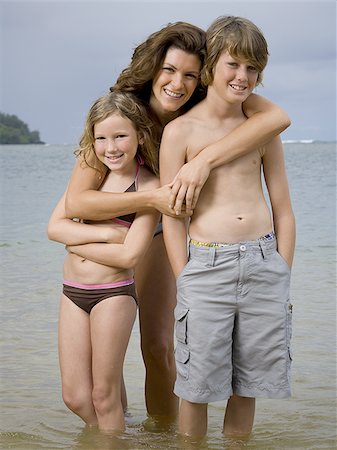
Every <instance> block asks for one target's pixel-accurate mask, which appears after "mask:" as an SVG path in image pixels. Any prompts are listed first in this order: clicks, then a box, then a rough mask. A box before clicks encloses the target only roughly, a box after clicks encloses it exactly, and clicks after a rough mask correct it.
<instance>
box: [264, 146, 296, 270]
mask: <svg viewBox="0 0 337 450" xmlns="http://www.w3.org/2000/svg"><path fill="white" fill-rule="evenodd" d="M265 149H266V151H265V154H264V156H263V172H264V178H265V180H266V186H267V189H268V194H269V198H270V203H271V207H272V213H273V222H274V230H275V234H276V238H277V251H278V252H279V253H280V255H281V256H282V257H283V259H284V260H285V261H286V262H287V264H288V265H289V267H291V266H292V262H293V257H294V250H295V239H296V225H295V217H294V213H293V210H292V206H291V199H290V193H289V187H288V180H287V175H286V169H285V163H284V155H283V147H282V142H281V140H280V138H279V137H276V138H274V139H272V141H270V143H268V144H267V145H266V146H265Z"/></svg>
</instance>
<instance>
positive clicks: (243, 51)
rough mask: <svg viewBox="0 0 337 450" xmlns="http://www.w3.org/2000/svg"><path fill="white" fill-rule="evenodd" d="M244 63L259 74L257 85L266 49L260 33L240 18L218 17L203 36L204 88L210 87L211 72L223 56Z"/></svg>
mask: <svg viewBox="0 0 337 450" xmlns="http://www.w3.org/2000/svg"><path fill="white" fill-rule="evenodd" d="M224 51H228V53H229V54H230V55H231V56H233V57H234V58H235V57H236V58H239V59H242V60H243V61H247V62H248V63H249V64H251V65H252V66H253V67H255V68H256V69H257V71H258V78H257V83H256V85H258V84H259V83H261V81H262V72H263V70H264V68H265V67H266V65H267V62H268V45H267V42H266V39H265V38H264V36H263V34H262V32H261V30H260V29H259V28H258V27H257V26H256V25H255V24H254V23H253V22H251V21H250V20H248V19H245V18H243V17H234V16H220V17H218V18H217V19H216V20H215V21H214V22H213V23H212V24H211V26H210V27H209V28H208V30H207V32H206V55H207V56H206V61H205V65H204V67H203V69H202V72H201V81H202V83H203V85H204V86H208V85H209V84H211V83H212V81H213V78H214V69H215V66H216V63H217V62H218V59H219V57H220V55H221V53H222V52H224Z"/></svg>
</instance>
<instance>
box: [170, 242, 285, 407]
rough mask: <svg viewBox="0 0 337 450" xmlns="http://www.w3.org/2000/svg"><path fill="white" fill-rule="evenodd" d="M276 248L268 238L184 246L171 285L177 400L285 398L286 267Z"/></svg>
mask: <svg viewBox="0 0 337 450" xmlns="http://www.w3.org/2000/svg"><path fill="white" fill-rule="evenodd" d="M276 248H277V243H276V238H275V236H274V235H273V234H270V235H267V236H266V237H262V238H260V239H257V240H256V241H247V242H241V243H238V244H230V245H226V246H224V247H221V248H215V247H205V246H196V245H193V244H191V243H190V245H189V252H190V257H189V261H188V263H187V265H186V266H185V268H184V269H183V271H182V272H181V274H180V275H179V277H178V279H177V306H176V308H175V319H176V333H175V334H176V349H175V359H176V367H177V379H176V383H175V388H174V392H175V394H176V395H177V396H178V397H180V398H182V399H185V400H188V401H190V402H194V403H209V402H213V401H219V400H224V399H227V398H229V397H230V396H231V395H232V394H233V393H234V394H236V395H239V396H242V397H266V398H287V397H289V396H290V395H291V391H290V365H291V352H290V340H291V321H292V305H291V303H290V298H289V288H290V269H289V266H288V265H287V263H286V261H285V260H284V259H283V258H282V257H281V255H280V254H279V253H278V252H277V250H276Z"/></svg>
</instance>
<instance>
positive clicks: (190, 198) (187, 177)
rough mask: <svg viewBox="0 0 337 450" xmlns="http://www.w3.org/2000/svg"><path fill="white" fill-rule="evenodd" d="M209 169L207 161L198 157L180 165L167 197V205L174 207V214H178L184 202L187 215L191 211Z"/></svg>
mask: <svg viewBox="0 0 337 450" xmlns="http://www.w3.org/2000/svg"><path fill="white" fill-rule="evenodd" d="M210 171H211V169H210V167H209V165H208V164H207V162H206V161H203V160H202V159H201V158H198V157H195V158H194V159H192V160H191V161H189V162H188V163H186V164H184V165H183V166H182V168H181V169H180V170H179V172H178V173H177V175H176V176H175V178H174V180H173V182H172V189H171V195H170V199H169V205H170V206H171V207H172V208H173V209H174V211H175V213H176V215H180V213H181V210H182V207H183V205H184V203H185V208H186V213H187V215H191V214H192V213H193V209H194V208H195V205H196V204H197V201H198V198H199V195H200V192H201V189H202V187H203V186H204V184H205V183H206V181H207V179H208V177H209V174H210Z"/></svg>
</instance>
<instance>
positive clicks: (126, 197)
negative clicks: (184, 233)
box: [65, 159, 175, 220]
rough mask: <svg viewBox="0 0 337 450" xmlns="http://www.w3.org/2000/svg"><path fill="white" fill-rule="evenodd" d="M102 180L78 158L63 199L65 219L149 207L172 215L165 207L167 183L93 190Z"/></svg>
mask: <svg viewBox="0 0 337 450" xmlns="http://www.w3.org/2000/svg"><path fill="white" fill-rule="evenodd" d="M102 181H103V179H102V177H100V175H99V173H98V172H97V171H96V170H95V169H92V168H91V167H89V166H87V165H86V164H85V163H84V162H83V161H82V160H81V159H79V160H78V161H77V162H76V165H75V168H74V170H73V173H72V175H71V178H70V182H69V186H68V192H67V196H66V201H65V208H66V215H67V217H68V218H73V217H80V218H83V219H90V220H107V219H110V218H111V217H117V216H122V215H125V214H130V213H133V212H144V211H147V210H149V209H156V210H158V211H160V212H162V213H163V214H168V215H175V212H174V211H173V210H172V208H170V207H169V196H170V194H171V188H170V187H169V186H162V187H159V188H155V189H151V190H147V191H137V192H126V193H111V192H100V191H97V189H98V188H99V186H100V185H101V184H102Z"/></svg>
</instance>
